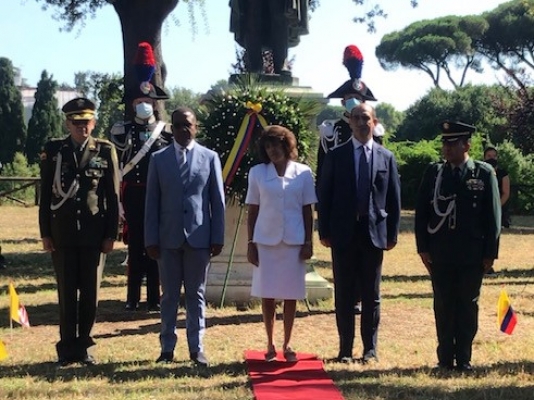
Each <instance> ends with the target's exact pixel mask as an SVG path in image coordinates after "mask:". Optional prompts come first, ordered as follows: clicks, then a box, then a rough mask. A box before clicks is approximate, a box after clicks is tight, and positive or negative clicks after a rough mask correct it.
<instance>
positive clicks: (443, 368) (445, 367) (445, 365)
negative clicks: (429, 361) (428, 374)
mask: <svg viewBox="0 0 534 400" xmlns="http://www.w3.org/2000/svg"><path fill="white" fill-rule="evenodd" d="M453 369H454V367H453V365H452V363H450V364H449V363H441V362H439V363H438V364H437V365H436V366H435V367H434V368H432V371H435V372H438V371H439V372H441V371H443V372H445V371H452V370H453Z"/></svg>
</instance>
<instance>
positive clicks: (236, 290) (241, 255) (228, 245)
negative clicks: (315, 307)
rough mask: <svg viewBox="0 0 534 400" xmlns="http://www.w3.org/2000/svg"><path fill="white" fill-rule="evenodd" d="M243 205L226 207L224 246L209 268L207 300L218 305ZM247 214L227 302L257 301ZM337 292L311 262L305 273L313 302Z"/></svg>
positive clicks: (238, 244)
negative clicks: (249, 248) (251, 293)
mask: <svg viewBox="0 0 534 400" xmlns="http://www.w3.org/2000/svg"><path fill="white" fill-rule="evenodd" d="M239 212H240V207H239V206H238V205H228V206H227V208H226V229H225V241H224V242H225V246H224V249H223V251H222V253H221V254H220V255H218V256H217V257H214V258H213V259H212V261H211V266H210V270H209V272H208V280H207V286H206V300H207V301H209V302H210V303H213V304H215V305H217V306H219V305H221V295H222V292H223V287H224V281H225V278H226V271H227V270H228V261H229V259H230V252H231V249H232V243H233V241H234V237H235V234H236V228H237V224H238V220H239ZM246 224H247V216H246V211H243V214H242V218H241V223H240V224H239V231H238V232H237V235H238V236H237V242H236V248H235V252H234V258H233V262H232V265H231V266H230V271H229V273H228V278H227V286H226V293H225V298H224V304H223V305H228V304H235V303H237V304H239V303H249V302H251V301H254V298H253V297H251V296H250V287H251V284H252V271H253V269H254V268H255V267H254V265H252V264H250V263H249V262H248V260H247V257H246V254H247V247H248V240H247V239H248V238H247V234H246V232H247V227H246ZM333 293H334V289H333V287H332V286H331V285H330V284H329V283H328V281H327V280H326V279H324V278H323V277H321V276H320V275H319V274H317V273H316V272H315V271H314V270H313V268H312V267H311V266H308V272H307V274H306V294H307V300H308V301H309V302H310V303H316V302H317V301H319V300H324V299H330V298H332V296H333Z"/></svg>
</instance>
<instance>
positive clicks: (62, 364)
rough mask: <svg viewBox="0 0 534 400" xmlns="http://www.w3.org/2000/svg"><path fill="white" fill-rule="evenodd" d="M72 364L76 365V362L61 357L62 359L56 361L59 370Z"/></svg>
mask: <svg viewBox="0 0 534 400" xmlns="http://www.w3.org/2000/svg"><path fill="white" fill-rule="evenodd" d="M71 364H74V360H72V359H69V358H63V357H60V358H59V359H58V360H57V361H56V366H57V367H58V368H61V367H66V366H68V365H71Z"/></svg>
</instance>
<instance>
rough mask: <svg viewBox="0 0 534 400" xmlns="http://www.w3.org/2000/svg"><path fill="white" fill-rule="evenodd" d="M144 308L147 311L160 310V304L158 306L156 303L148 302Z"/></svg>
mask: <svg viewBox="0 0 534 400" xmlns="http://www.w3.org/2000/svg"><path fill="white" fill-rule="evenodd" d="M146 310H147V311H148V312H159V311H160V306H159V304H158V303H154V304H149V305H147V307H146Z"/></svg>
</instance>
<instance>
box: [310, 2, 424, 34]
mask: <svg viewBox="0 0 534 400" xmlns="http://www.w3.org/2000/svg"><path fill="white" fill-rule="evenodd" d="M352 1H354V3H356V5H357V6H364V5H367V6H369V8H368V10H367V11H365V12H364V13H363V14H361V15H360V16H359V17H355V18H353V21H354V22H356V23H357V24H366V25H367V31H368V32H370V33H375V32H376V26H375V20H376V18H387V17H388V15H387V13H386V12H385V10H384V9H383V8H382V7H381V6H380V3H382V2H381V1H378V0H374V1H368V0H352ZM313 2H314V3H319V0H314V1H313ZM418 3H419V1H418V0H410V5H411V6H412V7H414V8H415V7H417V4H418ZM317 6H318V4H314V7H313V8H315V7H317ZM313 8H312V10H313Z"/></svg>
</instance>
